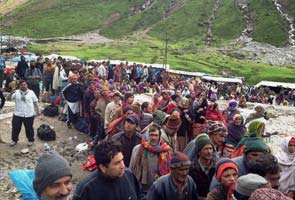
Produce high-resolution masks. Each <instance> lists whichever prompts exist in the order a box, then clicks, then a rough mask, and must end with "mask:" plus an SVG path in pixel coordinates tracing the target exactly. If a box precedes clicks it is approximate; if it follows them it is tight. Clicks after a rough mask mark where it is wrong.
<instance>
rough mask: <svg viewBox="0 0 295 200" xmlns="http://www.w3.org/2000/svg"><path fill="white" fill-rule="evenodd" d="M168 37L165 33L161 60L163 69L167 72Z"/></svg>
mask: <svg viewBox="0 0 295 200" xmlns="http://www.w3.org/2000/svg"><path fill="white" fill-rule="evenodd" d="M168 41H169V39H168V36H167V31H166V38H165V49H164V59H163V68H164V69H165V71H167V56H168Z"/></svg>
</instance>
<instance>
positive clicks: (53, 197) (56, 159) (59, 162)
mask: <svg viewBox="0 0 295 200" xmlns="http://www.w3.org/2000/svg"><path fill="white" fill-rule="evenodd" d="M33 187H34V190H35V192H36V193H37V195H38V196H39V197H40V199H41V200H59V199H60V200H62V199H63V200H66V199H68V197H69V195H70V192H71V190H72V189H73V184H72V172H71V167H70V165H69V163H68V161H66V160H65V159H64V158H63V157H62V156H60V155H59V154H58V153H57V152H54V151H45V152H44V153H43V154H42V155H41V156H40V158H39V159H38V161H37V165H36V168H35V178H34V181H33Z"/></svg>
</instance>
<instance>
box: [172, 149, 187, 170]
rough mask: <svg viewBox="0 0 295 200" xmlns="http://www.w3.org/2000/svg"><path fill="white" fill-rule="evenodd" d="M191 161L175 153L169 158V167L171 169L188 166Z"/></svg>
mask: <svg viewBox="0 0 295 200" xmlns="http://www.w3.org/2000/svg"><path fill="white" fill-rule="evenodd" d="M190 164H191V161H190V160H189V158H188V157H187V155H185V154H184V153H182V152H180V151H176V152H174V153H173V154H172V156H171V161H170V167H171V168H180V167H186V166H190Z"/></svg>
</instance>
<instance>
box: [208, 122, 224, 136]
mask: <svg viewBox="0 0 295 200" xmlns="http://www.w3.org/2000/svg"><path fill="white" fill-rule="evenodd" d="M206 129H207V134H212V133H214V132H217V131H220V132H221V133H220V134H222V135H224V136H227V134H228V133H227V128H226V126H225V125H224V124H223V123H222V122H219V121H212V120H208V121H207V124H206Z"/></svg>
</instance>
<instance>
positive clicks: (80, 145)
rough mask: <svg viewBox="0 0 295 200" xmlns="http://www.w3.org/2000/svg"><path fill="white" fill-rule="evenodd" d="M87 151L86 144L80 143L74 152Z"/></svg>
mask: <svg viewBox="0 0 295 200" xmlns="http://www.w3.org/2000/svg"><path fill="white" fill-rule="evenodd" d="M87 149H88V144H87V143H86V142H84V143H80V144H78V145H77V146H76V151H78V152H81V151H85V150H87Z"/></svg>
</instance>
